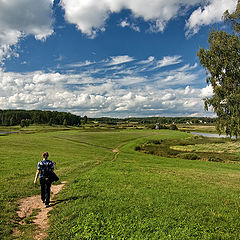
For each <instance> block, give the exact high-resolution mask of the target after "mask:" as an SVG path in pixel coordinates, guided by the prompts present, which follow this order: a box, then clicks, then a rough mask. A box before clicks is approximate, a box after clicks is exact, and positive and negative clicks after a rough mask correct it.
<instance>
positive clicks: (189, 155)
mask: <svg viewBox="0 0 240 240" xmlns="http://www.w3.org/2000/svg"><path fill="white" fill-rule="evenodd" d="M177 157H179V158H184V159H189V160H198V159H200V157H199V156H198V155H197V154H196V153H179V154H178V155H177Z"/></svg>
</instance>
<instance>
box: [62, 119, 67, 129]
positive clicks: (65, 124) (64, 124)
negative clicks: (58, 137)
mask: <svg viewBox="0 0 240 240" xmlns="http://www.w3.org/2000/svg"><path fill="white" fill-rule="evenodd" d="M63 126H64V127H66V126H67V120H66V119H64V121H63Z"/></svg>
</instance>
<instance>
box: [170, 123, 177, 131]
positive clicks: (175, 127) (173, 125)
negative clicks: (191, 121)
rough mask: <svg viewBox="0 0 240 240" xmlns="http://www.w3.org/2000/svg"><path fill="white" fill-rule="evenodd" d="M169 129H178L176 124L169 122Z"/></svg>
mask: <svg viewBox="0 0 240 240" xmlns="http://www.w3.org/2000/svg"><path fill="white" fill-rule="evenodd" d="M169 129H170V130H178V127H177V125H175V124H171V125H170V126H169Z"/></svg>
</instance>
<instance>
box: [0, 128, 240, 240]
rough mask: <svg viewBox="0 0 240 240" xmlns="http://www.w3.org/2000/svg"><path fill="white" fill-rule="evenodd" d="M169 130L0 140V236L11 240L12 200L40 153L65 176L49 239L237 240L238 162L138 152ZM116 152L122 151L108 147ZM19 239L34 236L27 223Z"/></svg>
mask: <svg viewBox="0 0 240 240" xmlns="http://www.w3.org/2000/svg"><path fill="white" fill-rule="evenodd" d="M186 137H189V134H187V133H183V132H178V131H169V130H161V131H154V130H123V131H103V130H101V131H79V130H70V131H57V132H45V133H44V132H41V133H35V134H12V135H8V136H1V137H0V150H1V153H2V154H1V155H0V159H1V161H0V164H1V168H0V169H1V170H0V171H1V174H0V189H1V208H3V211H1V213H0V214H1V216H0V219H1V222H0V227H1V229H0V234H1V235H0V239H12V238H13V237H12V235H11V230H12V229H13V228H14V227H15V226H17V222H18V217H17V215H16V212H15V210H16V209H17V200H18V199H19V198H22V197H25V196H30V195H33V194H38V193H39V187H37V188H36V187H34V186H33V178H34V175H35V171H36V165H37V162H38V161H39V160H40V159H41V156H40V155H41V152H42V151H49V153H50V157H49V159H52V160H54V161H56V162H57V174H58V175H59V176H60V178H61V180H67V181H68V183H67V185H66V187H65V188H64V189H63V190H62V191H61V192H60V193H59V194H58V195H57V199H58V201H57V203H58V204H57V205H56V206H55V207H54V209H53V210H52V211H51V217H50V226H51V227H50V229H49V237H48V239H52V240H56V239H66V240H68V239H74V240H75V239H239V238H240V230H239V229H240V222H239V211H240V204H239V196H240V190H239V189H240V188H239V185H240V173H239V164H230V163H225V164H222V163H217V162H203V161H191V160H183V159H180V158H164V157H159V156H153V155H147V154H143V153H140V152H136V151H135V150H134V149H135V147H136V146H139V145H141V144H143V143H145V142H147V141H149V140H155V141H156V140H159V141H160V140H163V139H173V138H175V139H183V138H186ZM113 149H119V150H120V152H118V153H116V152H112V150H113ZM28 227H29V230H28V231H27V230H26V234H23V235H22V236H21V239H31V238H30V236H29V235H28V232H31V228H32V226H31V223H29V226H26V228H28Z"/></svg>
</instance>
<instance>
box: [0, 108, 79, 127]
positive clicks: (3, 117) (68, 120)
mask: <svg viewBox="0 0 240 240" xmlns="http://www.w3.org/2000/svg"><path fill="white" fill-rule="evenodd" d="M30 124H49V125H70V126H78V125H80V124H81V117H80V116H76V115H73V114H71V113H66V112H57V111H41V110H0V125H2V126H15V125H21V126H22V127H24V126H29V125H30Z"/></svg>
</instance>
